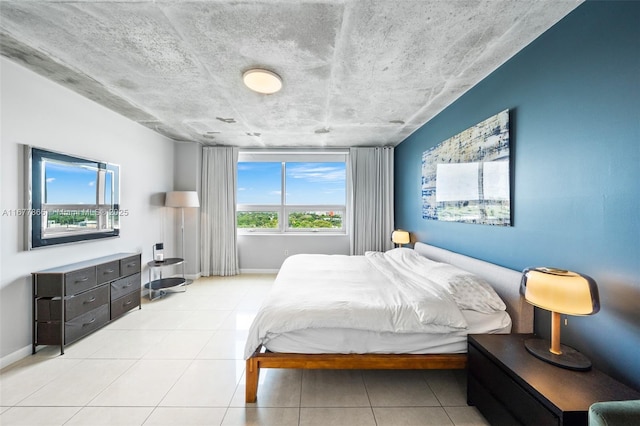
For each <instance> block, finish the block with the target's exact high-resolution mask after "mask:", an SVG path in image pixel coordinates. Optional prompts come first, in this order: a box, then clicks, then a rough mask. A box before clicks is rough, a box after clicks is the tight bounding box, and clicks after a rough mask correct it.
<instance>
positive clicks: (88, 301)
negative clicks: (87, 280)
mask: <svg viewBox="0 0 640 426" xmlns="http://www.w3.org/2000/svg"><path fill="white" fill-rule="evenodd" d="M95 301H96V297H95V296H93V297H92V298H91V299H89V300H85V301H84V302H83V303H85V304H87V303H91V302H95Z"/></svg>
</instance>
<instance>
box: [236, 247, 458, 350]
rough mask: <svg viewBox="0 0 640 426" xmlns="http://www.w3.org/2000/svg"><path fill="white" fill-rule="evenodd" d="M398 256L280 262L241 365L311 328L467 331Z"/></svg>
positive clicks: (450, 300)
mask: <svg viewBox="0 0 640 426" xmlns="http://www.w3.org/2000/svg"><path fill="white" fill-rule="evenodd" d="M398 250H399V249H396V250H395V251H391V252H392V253H393V256H392V255H390V254H388V253H389V252H387V253H379V252H369V253H367V255H365V256H343V255H317V254H316V255H310V254H301V255H295V256H291V257H289V258H287V259H286V260H285V262H284V263H283V265H282V268H281V269H280V273H279V274H278V276H277V278H276V281H275V283H274V286H273V289H272V291H271V293H270V295H269V296H268V297H267V299H266V300H265V302H264V303H263V305H262V307H261V308H260V310H259V312H258V314H257V316H256V318H255V319H254V322H253V324H252V325H251V328H250V329H249V335H248V338H247V344H246V347H245V357H246V358H249V357H250V356H251V355H252V354H253V352H254V351H255V350H256V349H257V348H258V347H259V345H260V344H267V343H268V341H269V340H270V339H271V338H273V337H276V336H278V335H279V334H281V333H286V332H290V331H294V330H302V329H307V328H313V327H317V328H349V329H356V330H371V331H379V332H395V333H416V332H423V333H448V332H451V331H456V330H464V329H465V328H467V323H466V321H465V319H464V316H463V315H462V312H460V309H459V307H458V305H457V304H456V301H455V300H454V297H453V296H452V294H451V293H450V292H449V291H448V290H447V289H446V287H444V286H443V285H441V284H437V283H435V282H432V281H431V280H430V279H429V278H426V277H424V276H422V274H419V273H416V271H415V270H413V271H411V270H407V269H406V266H407V262H404V261H400V262H399V261H398V260H399V259H400V260H403V259H405V254H407V253H409V251H408V249H404V250H406V251H403V252H402V253H399V252H398ZM413 253H415V252H413ZM398 254H401V255H402V256H400V257H398ZM411 256H413V254H411ZM409 263H411V262H409ZM433 263H435V262H433ZM423 266H424V265H423Z"/></svg>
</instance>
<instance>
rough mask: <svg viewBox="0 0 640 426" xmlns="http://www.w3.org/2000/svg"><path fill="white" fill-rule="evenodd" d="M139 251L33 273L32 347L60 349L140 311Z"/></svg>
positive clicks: (34, 348) (33, 349)
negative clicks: (130, 313)
mask: <svg viewBox="0 0 640 426" xmlns="http://www.w3.org/2000/svg"><path fill="white" fill-rule="evenodd" d="M140 261H141V259H140V253H118V254H114V255H111V256H105V257H100V258H97V259H91V260H87V261H84V262H78V263H73V264H69V265H64V266H59V267H57V268H51V269H46V270H44V271H39V272H33V273H32V274H31V282H32V286H33V342H32V343H33V347H32V352H33V353H36V347H37V346H38V345H59V346H60V353H61V354H63V353H64V347H65V345H68V344H70V343H73V342H75V341H76V340H78V339H80V338H82V337H84V336H86V335H87V334H90V333H91V332H93V331H95V330H97V329H99V328H101V327H103V326H104V325H106V324H108V323H109V322H110V321H113V320H115V319H117V318H118V317H119V316H121V315H123V314H124V313H125V312H127V311H129V310H131V309H133V308H135V307H140V292H141V279H140V277H141V275H140V270H141V269H140V268H141V263H140Z"/></svg>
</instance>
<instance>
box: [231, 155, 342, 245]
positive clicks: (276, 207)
mask: <svg viewBox="0 0 640 426" xmlns="http://www.w3.org/2000/svg"><path fill="white" fill-rule="evenodd" d="M348 154H349V152H348V151H344V150H335V151H330V150H318V151H317V152H315V151H314V152H311V151H306V152H300V151H280V150H268V151H266V150H261V151H250V150H247V151H240V152H239V155H238V163H243V162H272V163H280V164H281V167H280V189H281V191H280V192H281V193H280V204H240V203H236V217H237V213H238V212H243V211H252V212H253V211H255V212H274V213H276V214H277V215H278V227H277V228H239V227H238V226H237V225H236V231H237V233H238V234H239V235H251V234H265V235H268V234H274V235H275V234H278V235H282V234H295V235H317V234H323V235H327V234H329V235H346V234H348V221H347V217H348V216H347V215H348V201H347V200H348V199H349V192H350V187H349V179H347V177H346V176H345V204H344V205H340V204H330V205H329V204H306V205H301V204H290V205H288V204H286V187H287V186H286V164H287V163H301V162H302V163H327V162H335V163H344V165H345V174H346V173H347V170H348ZM308 211H335V212H340V213H341V215H342V227H341V228H339V229H337V228H291V227H289V214H291V213H295V212H308Z"/></svg>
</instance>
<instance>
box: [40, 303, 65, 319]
mask: <svg viewBox="0 0 640 426" xmlns="http://www.w3.org/2000/svg"><path fill="white" fill-rule="evenodd" d="M60 306H62V303H61V302H60V298H59V297H58V298H55V299H53V298H50V297H47V298H44V297H43V298H41V299H38V301H37V310H38V313H37V315H36V319H37V320H38V321H56V320H57V321H59V320H61V319H62V309H60Z"/></svg>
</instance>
